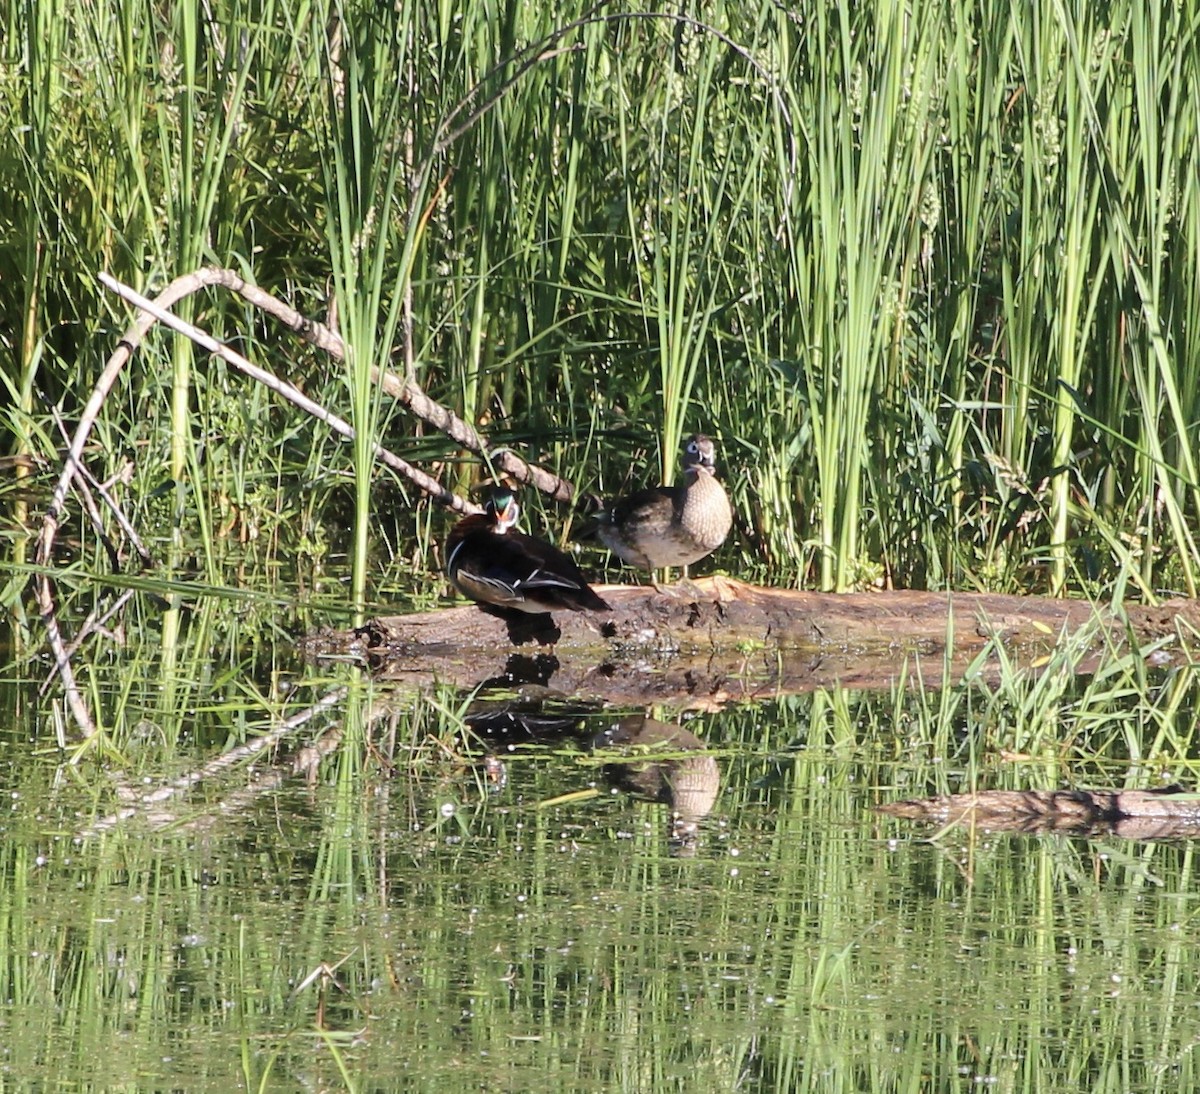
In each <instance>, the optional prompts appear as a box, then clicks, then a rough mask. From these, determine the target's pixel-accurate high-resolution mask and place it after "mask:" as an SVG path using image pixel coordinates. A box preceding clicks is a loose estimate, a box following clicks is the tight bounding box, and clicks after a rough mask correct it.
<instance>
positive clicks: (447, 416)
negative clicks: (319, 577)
mask: <svg viewBox="0 0 1200 1094" xmlns="http://www.w3.org/2000/svg"><path fill="white" fill-rule="evenodd" d="M199 272H200V273H202V274H203V275H204V277H205V281H204V284H205V285H221V286H222V287H223V288H226V289H228V290H229V291H230V292H235V293H237V294H238V295H239V296H240V297H242V299H243V300H245V301H247V302H248V303H250V304H253V305H254V306H255V307H256V308H258V309H259V310H260V311H264V312H266V313H267V314H268V315H270V316H272V317H273V318H274V319H276V320H278V321H279V322H280V323H282V324H283V325H284V326H286V327H288V328H289V329H290V330H293V331H295V332H296V333H297V334H298V335H300V337H301V338H303V339H304V340H305V341H306V342H308V343H309V344H310V345H313V346H316V347H317V348H318V349H323V350H324V351H325V352H326V353H328V354H329V355H330V356H331V357H335V358H336V359H337V360H339V361H344V360H345V359H346V346H345V343H344V342H343V341H342V339H341V338H340V337H339V336H338V335H337V334H336V333H334V332H333V331H332V330H330V329H329V328H328V327H326V326H324V325H323V324H321V323H318V322H316V321H315V320H313V319H308V318H307V317H305V316H303V315H301V314H300V313H299V312H298V311H296V310H295V309H294V308H291V307H289V306H288V305H287V304H285V303H283V302H282V301H281V300H277V299H276V298H275V297H273V296H272V295H271V294H270V293H268V292H264V291H263V290H262V289H260V288H258V287H257V286H256V285H250V284H248V283H247V282H246V281H245V280H243V278H242V277H241V276H240V275H239V274H237V273H236V272H235V271H233V270H226V269H219V268H216V267H205V268H204V269H203V270H201V271H199ZM100 280H101V281H102V282H104V284H106V285H109V287H110V288H113V287H114V286H115V285H116V284H117V283H116V282H112V284H109V282H110V281H111V279H110V278H108V275H107V274H101V275H100ZM114 291H119V290H117V289H115V288H114ZM154 302H155V303H156V304H157V305H159V307H165V306H167V305H165V304H164V303H163V299H162V297H156V298H155V301H154ZM371 379H372V381H373V382H375V383H377V384H379V385H380V387H382V388H383V390H384V391H385V392H386V393H387V394H388V395H390V396H391V397H392V398H393V399H395V400H396V401H397V402H398V403H400V405H401V406H403V407H405V408H406V409H407V410H409V411H410V412H411V413H413V414H415V415H416V416H417V417H418V418H420V419H421V420H422V421H423V422H426V423H427V424H429V425H431V426H433V427H434V428H435V429H437V430H438V431H439V432H441V433H443V434H445V435H446V436H447V437H449V438H450V439H451V440H452V441H454V443H455V444H457V445H458V446H459V447H461V448H465V449H467V450H468V451H469V452H474V453H476V454H477V455H480V456H483V455H485V454H486V456H487V458H488V459H489V460H490V461H491V463H492V465H493V466H494V467H495V468H496V469H497V470H498V471H501V472H503V473H504V474H505V475H508V476H509V477H510V478H511V479H512V480H513V481H514V482H518V483H526V484H528V485H530V486H532V487H534V488H535V489H537V490H540V491H541V492H542V493H543V494H546V495H547V496H548V497H550V498H551V499H552V500H554V501H557V502H562V503H568V502H570V500H571V499H572V497H574V493H575V491H574V488H573V487H572V485H571V484H570V483H569V482H567V481H566V480H565V479H562V478H559V476H558V475H555V474H553V473H552V472H550V471H547V470H546V469H545V468H543V467H539V466H538V465H537V464H532V463H528V462H526V461H525V460H523V459H521V457H520V456H518V455H516V453H514V452H510V451H509V450H508V449H503V448H498V449H494V450H492V449H489V447H488V442H487V441H486V440H485V439H484V438H483V437H482V436H481V435H480V434H479V433H478V432H477V431H476V430H475V429H473V428H472V427H471V425H470V424H469V423H467V422H465V421H463V419H462V418H460V417H458V415H456V414H455V413H453V412H452V411H450V410H448V409H446V407H444V406H442V405H441V404H440V403H438V402H436V401H435V400H433V399H431V398H430V397H429V396H428V395H426V394H425V391H424V390H423V389H422V388H421V386H420V385H419V384H418V383H417V382H416V381H415V380H412V379H405V378H404V377H402V376H397V375H396V373H394V372H391V371H390V370H386V369H378V368H372V370H371ZM428 481H430V482H433V480H432V479H429V480H428ZM416 485H418V486H421V489H423V490H425V489H427V488H426V487H425V486H423V485H422V484H421V483H417V484H416ZM430 493H431V496H432V497H433V499H434V500H435V501H440V502H442V504H445V505H449V506H450V508H452V509H455V510H457V511H459V512H476V509H475V508H474V507H473V506H471V505H470V504H462V503H460V504H454V503H451V502H446V501H443V499H444V498H446V497H453V496H454V495H452V494H449V493H448V492H447V491H446V490H444V489H443V488H442V487H441V485H440V484H439V485H437V487H436V489H434V490H432V491H430Z"/></svg>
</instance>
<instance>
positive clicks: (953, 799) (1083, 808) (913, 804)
mask: <svg viewBox="0 0 1200 1094" xmlns="http://www.w3.org/2000/svg"><path fill="white" fill-rule="evenodd" d="M879 811H880V812H881V813H886V814H888V815H889V816H892V817H901V818H903V819H904V820H913V821H924V822H927V823H930V824H940V825H972V826H975V827H978V828H983V829H985V830H987V831H989V832H1028V833H1048V832H1059V833H1067V834H1070V835H1088V836H1096V835H1115V836H1120V837H1122V838H1124V839H1185V838H1187V839H1194V838H1195V837H1196V836H1198V835H1200V794H1190V793H1187V792H1185V791H1184V790H1183V789H1182V788H1181V787H1178V786H1168V787H1163V788H1161V789H1156V790H1112V791H1110V790H981V791H978V792H976V793H974V794H947V795H943V796H941V797H936V798H915V799H910V800H908V801H898V802H889V803H886V804H884V805H881V806H879Z"/></svg>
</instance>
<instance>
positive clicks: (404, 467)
mask: <svg viewBox="0 0 1200 1094" xmlns="http://www.w3.org/2000/svg"><path fill="white" fill-rule="evenodd" d="M100 282H101V284H103V285H104V286H105V288H108V289H111V290H112V291H113V292H115V293H116V294H117V295H118V296H120V297H122V298H123V299H125V300H128V301H129V302H130V303H131V304H134V305H136V306H137V307H139V308H141V309H142V310H143V311H145V312H148V313H149V314H150V315H152V316H154V318H155V319H157V320H158V321H159V322H160V323H165V324H166V325H167V326H168V327H170V328H171V329H172V330H175V331H178V332H179V333H180V334H183V335H186V336H187V337H188V338H190V339H191V340H192V341H193V342H195V343H196V345H198V346H201V347H203V348H204V349H206V350H208V352H209V353H213V354H216V356H218V357H220V358H221V359H222V360H223V361H227V362H229V364H231V365H233V367H234V368H236V369H238V370H239V371H240V372H244V373H245V374H246V375H247V376H249V377H250V378H251V379H252V380H257V381H258V382H259V383H260V384H262V385H264V386H265V387H267V388H270V390H271V391H273V392H275V394H276V395H278V396H280V397H281V398H283V399H286V400H287V401H288V402H289V403H291V404H292V405H293V406H298V407H299V408H300V409H301V410H304V411H306V412H307V413H309V414H311V415H312V416H313V417H314V418H316V419H318V420H319V421H322V422H324V423H325V424H326V425H327V426H329V428H330V429H332V430H333V431H334V432H335V433H339V434H341V435H342V436H343V437H346V438H347V439H353V437H354V427H353V426H352V425H351V424H350V423H349V422H348V421H346V420H345V419H344V418H339V417H338V416H337V415H336V414H334V413H333V412H332V411H330V410H327V409H326V408H325V407H323V406H322V405H321V404H320V403H318V402H316V401H315V400H313V399H310V398H309V397H308V396H307V395H305V394H304V393H303V392H302V391H301V390H300V389H299V388H297V387H293V386H292V385H291V384H289V383H288V382H287V381H286V380H281V379H279V377H278V376H276V375H275V374H274V373H271V372H268V371H267V370H266V369H264V368H259V367H258V365H255V364H253V363H251V362H250V361H248V360H247V359H246V358H245V357H243V356H242V355H241V354H240V353H238V352H237V351H236V350H232V349H230V348H229V347H228V346H224V345H222V344H221V343H220V342H218V341H217V340H216V339H215V338H213V337H212V336H211V335H209V334H206V333H205V332H204V331H202V330H201V329H200V328H199V327H195V326H193V325H192V324H191V323H187V322H185V321H184V320H182V319H180V318H179V316H177V315H175V314H174V313H173V312H169V311H166V310H165V309H163V308H160V307H159V306H158V305H157V304H155V303H154V301H152V300H149V299H147V298H146V297H144V296H142V294H141V293H139V292H137V291H136V290H134V289H131V288H130V287H129V286H128V285H123V284H122V283H121V282H120V281H117V280H116V279H115V278H113V277H109V275H108V274H105V273H102V274H100ZM372 450H373V452H374V454H375V458H376V459H377V460H379V462H380V463H382V464H384V465H386V466H387V467H390V468H391V469H392V470H393V471H395V472H396V473H397V474H400V475H403V476H404V477H405V478H406V479H408V480H409V481H410V482H412V483H414V484H415V485H417V486H419V487H420V488H421V489H422V490H424V491H425V493H427V494H429V495H430V496H431V497H432V498H433V499H434V500H435V501H437V502H440V503H441V504H442V505H444V506H446V507H447V508H449V509H454V510H457V511H458V512H460V513H462V512H469V513H477V512H479V508H478V506H475V505H472V504H471V503H470V502H466V501H463V499H462V498H460V497H458V496H457V495H456V494H452V493H451V492H450V491H449V490H447V489H446V488H445V487H444V486H442V484H441V483H439V482H438V481H437V479H435V478H433V477H432V476H430V475H427V474H425V472H424V471H421V470H420V469H419V468H416V467H413V465H412V464H410V463H409V462H408V461H407V460H402V459H401V458H400V457H399V456H397V455H396V454H395V453H393V452H389V451H388V450H387V449H386V448H384V447H383V445H381V444H379V443H378V442H374V443H373V444H372Z"/></svg>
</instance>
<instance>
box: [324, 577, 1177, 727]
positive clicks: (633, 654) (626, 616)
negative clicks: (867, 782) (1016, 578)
mask: <svg viewBox="0 0 1200 1094" xmlns="http://www.w3.org/2000/svg"><path fill="white" fill-rule="evenodd" d="M598 591H599V592H600V593H601V595H602V596H603V597H604V598H605V599H606V600H607V601H608V602H609V603H610V604H611V605H612V608H613V610H612V612H611V613H607V614H593V613H590V612H561V613H558V614H556V615H554V616H553V617H550V616H521V615H517V614H515V613H514V615H515V617H509V616H503V615H500V614H497V613H490V612H488V611H486V610H484V609H481V608H479V607H477V606H475V605H468V606H463V607H456V608H446V609H442V610H438V611H432V612H422V613H418V614H412V615H400V616H382V617H379V618H377V619H374V620H372V621H371V622H369V623H368V624H367V625H366V626H364V627H363V628H361V629H359V630H357V631H338V632H324V633H320V634H316V635H313V636H311V637H310V638H308V639H307V640H306V642H305V648H306V652H308V653H309V654H310V655H312V656H316V657H321V656H336V657H346V656H352V657H356V658H358V659H360V660H362V661H365V662H367V663H369V664H370V665H371V666H372V668H373V669H374V670H375V671H376V673H377V674H378V675H379V676H380V677H381V678H383V679H391V680H397V681H406V682H409V683H412V684H415V685H422V684H428V683H430V682H432V681H434V680H441V681H445V682H451V683H457V684H459V685H461V686H465V687H475V686H478V685H479V684H480V683H487V684H492V685H496V686H508V687H519V686H520V685H522V684H525V683H533V684H537V685H539V686H549V687H553V688H554V689H555V690H557V691H560V692H563V693H567V694H572V695H587V696H593V697H598V698H602V699H604V700H606V701H609V702H660V701H682V702H687V703H688V704H689V705H702V706H704V705H711V706H720V705H722V704H723V703H725V702H728V701H731V700H742V699H753V698H761V697H764V696H771V695H776V694H779V693H780V692H793V691H803V690H809V689H811V688H813V687H819V686H828V685H829V684H831V683H834V682H840V683H841V684H842V685H843V686H846V687H861V688H869V687H881V686H887V685H888V684H889V683H890V682H891V681H893V680H894V679H895V678H896V677H897V675H898V673H900V672H902V671H906V670H907V671H911V670H912V669H913V668H914V666H915V665H916V664H917V663H918V662H919V664H920V670H921V674H922V679H923V680H924V681H925V682H927V683H934V684H936V683H937V682H939V681H940V680H941V678H942V675H943V670H944V669H948V670H949V672H950V674H951V675H952V676H953V675H957V673H958V672H959V671H961V669H962V668H964V667H965V666H966V665H967V664H968V663H969V662H970V661H971V659H972V658H974V657H975V656H976V655H977V654H978V652H979V651H980V650H981V649H982V648H983V647H984V645H985V644H986V643H987V642H988V641H990V640H992V639H993V638H997V639H1000V640H1002V641H1003V642H1004V643H1005V645H1006V646H1008V647H1009V648H1011V649H1012V650H1014V651H1017V652H1018V653H1019V654H1020V653H1024V654H1026V655H1027V659H1028V660H1029V661H1033V660H1034V659H1036V658H1037V657H1038V656H1043V655H1044V654H1045V653H1046V652H1048V651H1049V650H1050V649H1052V648H1053V646H1054V644H1055V642H1056V641H1058V640H1059V639H1061V638H1062V637H1063V636H1065V635H1074V634H1077V633H1079V632H1081V631H1083V630H1084V629H1085V628H1091V631H1090V632H1089V633H1093V634H1094V641H1093V646H1094V647H1095V649H1096V650H1097V651H1101V650H1103V649H1104V648H1105V646H1106V644H1107V643H1109V642H1111V641H1116V642H1118V643H1121V644H1124V643H1125V642H1127V641H1128V640H1129V639H1130V638H1132V639H1133V640H1134V641H1136V642H1138V643H1139V644H1142V643H1145V642H1148V641H1153V640H1156V639H1164V638H1172V639H1179V640H1178V641H1176V642H1174V645H1173V647H1172V648H1176V649H1178V648H1179V647H1180V646H1181V645H1182V644H1183V642H1182V637H1181V636H1183V635H1187V634H1191V633H1200V601H1193V600H1173V601H1170V602H1168V603H1166V604H1162V605H1159V606H1157V607H1146V606H1143V605H1136V604H1133V605H1126V606H1118V607H1117V608H1116V609H1113V608H1111V607H1100V608H1096V607H1094V606H1093V605H1092V604H1090V603H1088V602H1087V601H1082V600H1052V599H1048V598H1042V597H1019V596H996V595H988V594H973V593H927V592H888V593H862V594H832V593H812V592H804V591H801V590H797V589H771V588H764V587H761V586H756V585H748V584H745V583H743V582H740V581H735V580H732V579H729V578H724V577H712V578H703V579H700V580H697V581H690V582H681V583H680V584H678V585H674V586H667V587H662V588H655V587H653V586H624V585H619V586H616V585H610V586H600V587H598ZM948 644H949V645H950V653H949V655H948V654H947V645H948ZM1160 656H1161V657H1162V658H1163V659H1164V660H1165V659H1166V657H1167V655H1166V654H1162V655H1160ZM1088 667H1089V666H1088V665H1087V664H1086V663H1085V664H1081V666H1080V669H1081V671H1087V670H1088Z"/></svg>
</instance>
